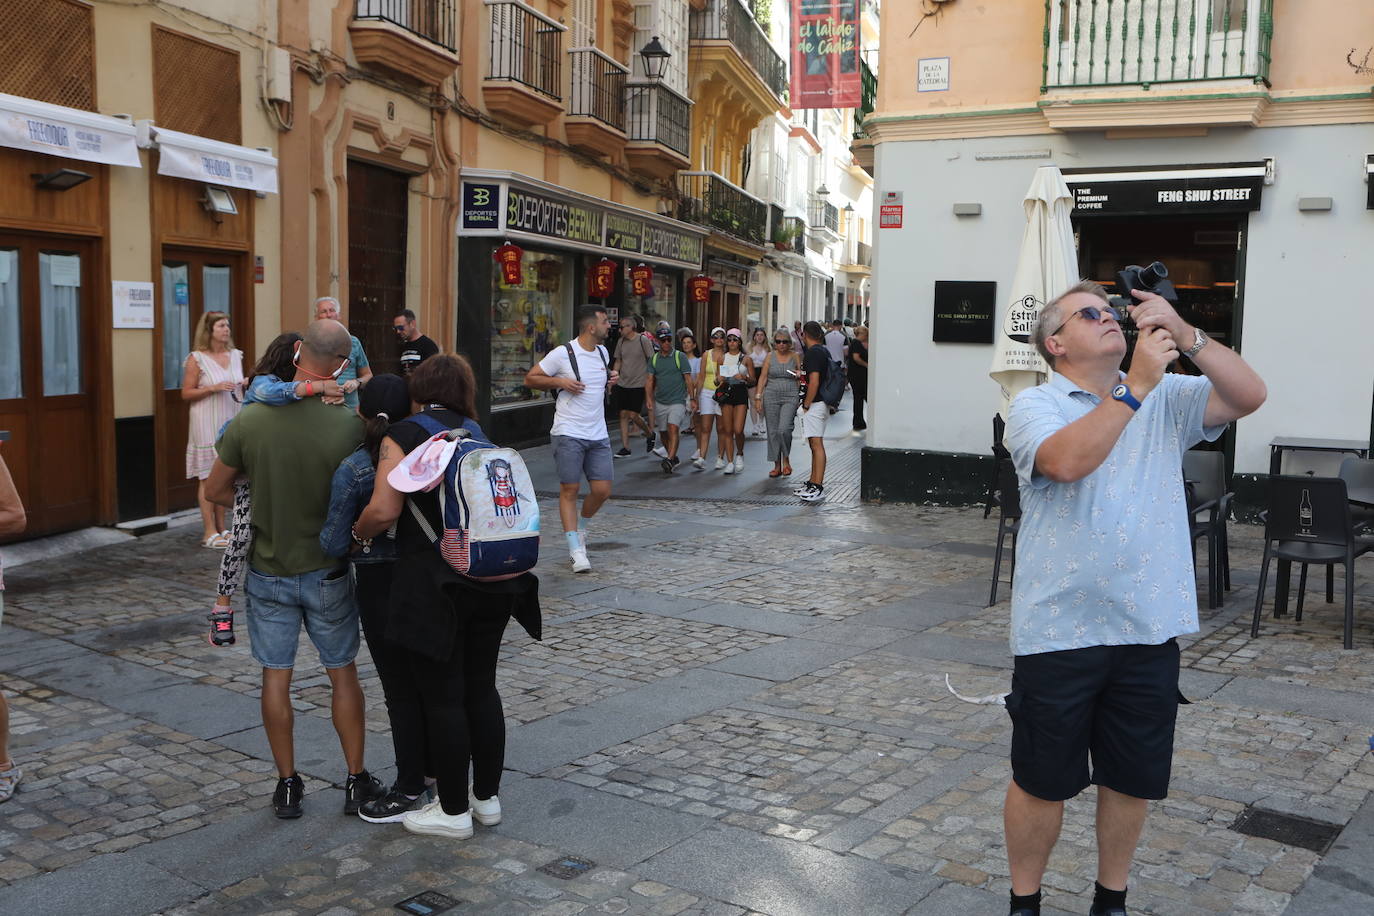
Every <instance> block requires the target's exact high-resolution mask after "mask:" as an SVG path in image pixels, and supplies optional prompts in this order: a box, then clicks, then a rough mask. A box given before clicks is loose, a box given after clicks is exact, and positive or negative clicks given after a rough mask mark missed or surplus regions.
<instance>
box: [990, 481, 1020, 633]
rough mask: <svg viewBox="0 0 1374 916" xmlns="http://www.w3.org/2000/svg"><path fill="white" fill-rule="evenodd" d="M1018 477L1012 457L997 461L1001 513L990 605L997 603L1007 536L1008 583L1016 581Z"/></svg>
mask: <svg viewBox="0 0 1374 916" xmlns="http://www.w3.org/2000/svg"><path fill="white" fill-rule="evenodd" d="M1020 486H1021V485H1020V482H1019V481H1017V479H1016V466H1015V465H1014V464H1012V463H1011V459H1010V458H999V459H998V461H997V490H998V493H999V495H1000V499H999V501H998V502H999V505H1000V507H1001V510H1002V512H1001V515H1000V516H999V517H998V519H997V551H996V553H995V554H993V559H992V590H991V591H990V592H989V593H988V607H992V606H993V605H994V604H996V603H997V585H998V580H999V579H1000V578H1001V575H1002V553H1003V550H1004V548H1005V545H1006V542H1007V538H1008V537H1010V538H1011V575H1010V576H1009V577H1008V580H1007V584H1008V585H1010V584H1012V583H1014V582H1015V581H1016V535H1017V533H1018V532H1020V530H1021V489H1020Z"/></svg>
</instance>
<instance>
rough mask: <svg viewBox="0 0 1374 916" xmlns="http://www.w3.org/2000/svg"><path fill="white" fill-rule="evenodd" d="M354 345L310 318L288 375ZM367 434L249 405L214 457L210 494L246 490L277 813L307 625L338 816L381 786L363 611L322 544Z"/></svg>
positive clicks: (284, 793)
mask: <svg viewBox="0 0 1374 916" xmlns="http://www.w3.org/2000/svg"><path fill="white" fill-rule="evenodd" d="M350 344H351V341H350V339H349V335H348V329H347V328H345V327H344V326H343V325H341V324H339V322H337V321H333V320H330V319H323V320H319V321H314V322H311V324H310V326H309V327H308V328H306V331H305V338H304V339H303V340H302V341H300V342H299V343H298V344H296V347H297V350H296V359H295V363H296V373H295V380H296V381H298V382H305V383H306V384H307V386H308V385H310V384H311V383H313V382H322V381H327V380H329V379H332V378H336V377H337V376H338V372H339V369H340V367H341V366H343V365H345V363H346V361H347V360H348V358H349V348H350ZM309 393H310V392H309V391H307V392H306V394H307V395H309ZM362 438H363V425H362V421H361V420H359V419H358V417H357V415H356V414H354V413H353V412H352V411H349V410H347V409H346V408H344V407H341V406H331V405H328V404H325V403H323V402H322V401H321V400H320V399H319V398H312V397H308V396H307V397H306V398H304V399H302V400H300V401H296V402H294V403H291V404H285V405H281V406H277V407H269V406H267V405H265V404H249V405H248V406H246V407H245V408H244V409H243V410H242V411H241V412H240V413H239V415H238V416H237V417H235V418H234V419H233V421H231V422H230V424H229V426H228V427H227V428H226V429H225V430H224V434H223V435H222V436H221V437H220V441H219V445H218V448H219V459H218V460H217V461H216V462H215V465H214V467H213V468H212V469H211V471H210V478H209V480H207V481H206V485H205V492H206V494H207V495H208V496H209V497H210V498H211V499H212V500H214V501H215V502H218V503H220V504H222V505H231V504H232V502H233V482H234V478H236V477H237V476H238V475H239V474H243V475H244V476H246V477H247V478H248V486H249V490H250V492H251V495H252V518H253V549H252V552H251V553H250V554H249V558H248V577H247V582H246V584H245V587H244V593H245V594H246V595H247V598H248V637H249V640H250V641H251V643H252V647H253V658H254V659H256V660H257V662H258V664H260V665H262V718H263V726H264V728H266V730H267V742H268V744H269V745H271V747H272V758H273V760H274V761H275V762H276V765H277V775H278V780H277V789H276V792H275V794H274V795H273V797H272V807H273V809H274V810H275V812H276V815H277V817H299V816H300V814H301V798H302V796H303V795H304V792H305V787H304V783H303V782H302V780H301V777H300V775H299V774H298V773H297V772H296V763H295V753H294V744H293V738H292V711H291V675H292V671H293V669H294V668H295V666H296V644H297V642H298V641H299V639H300V631H301V624H302V623H304V624H305V630H306V633H307V634H309V636H310V641H311V642H312V643H314V644H315V648H316V649H317V650H318V651H319V653H320V662H321V663H322V664H323V665H324V667H325V669H326V670H327V671H328V672H329V682H330V686H331V687H332V689H333V692H334V698H333V704H332V709H333V717H334V728H335V730H336V731H337V732H338V733H339V743H340V744H342V745H343V753H344V760H345V762H346V763H347V764H348V774H349V775H348V780H347V782H346V784H345V788H344V792H345V801H344V810H345V812H346V813H354V812H356V811H357V808H358V806H359V805H361V804H362V803H363V802H365V801H367V800H369V799H370V798H373V797H375V796H377V795H380V794H381V792H382V786H381V783H380V782H379V781H378V780H377V779H376V777H374V776H372V775H370V774H369V773H368V772H367V769H366V767H364V765H363V746H364V736H365V734H366V733H365V731H364V716H363V691H362V687H361V686H360V685H359V684H358V672H357V668H356V667H355V666H354V662H353V660H354V658H355V657H356V656H357V654H358V608H357V606H356V605H355V604H354V603H353V588H352V583H351V581H350V578H349V575H348V566H347V564H340V563H339V562H338V561H337V560H336V559H334V558H333V557H330V556H328V555H327V554H325V553H324V551H323V550H321V549H320V528H321V527H323V526H324V521H325V516H326V515H327V514H328V512H329V489H330V481H331V479H332V478H333V475H334V471H335V469H336V468H338V466H339V463H340V462H341V461H342V460H343V459H344V458H345V457H347V456H348V455H349V454H350V453H351V452H352V451H353V450H354V449H355V448H357V447H358V445H359V443H361V442H362Z"/></svg>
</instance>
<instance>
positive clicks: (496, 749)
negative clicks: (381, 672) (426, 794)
mask: <svg viewBox="0 0 1374 916" xmlns="http://www.w3.org/2000/svg"><path fill="white" fill-rule="evenodd" d="M496 605H497V608H499V610H498V609H496V608H483V607H479V606H474V605H469V606H467V607H464V608H462V609H461V610H460V611H458V615H459V622H458V634H457V640H456V645H455V647H454V651H453V655H452V656H451V657H450V658H449V659H448V660H447V661H436V660H434V659H433V658H430V657H429V656H426V655H421V654H419V653H418V652H413V651H411V650H409V649H405V648H398V655H399V657H400V659H401V660H402V663H403V664H404V665H405V666H406V667H407V668H408V669H409V671H410V680H411V683H412V684H413V685H414V688H415V694H416V705H417V706H418V710H419V713H420V716H421V717H422V719H423V722H424V734H425V747H426V749H427V753H428V756H427V760H428V763H429V768H428V771H429V773H430V775H432V776H434V777H435V778H436V779H437V780H438V783H439V803H440V805H441V806H442V807H443V809H444V813H445V814H462V813H463V812H464V811H467V810H468V765H469V762H470V763H471V765H472V790H473V794H474V795H476V796H477V797H478V798H490V797H491V796H493V795H495V794H497V792H498V791H499V789H500V787H501V771H502V769H503V768H504V767H505V763H506V715H505V711H504V710H503V709H502V707H501V694H500V693H498V692H497V690H496V662H497V658H498V655H499V653H500V649H501V637H502V634H503V633H505V631H506V624H507V623H509V622H510V602H509V601H508V600H498V601H497V602H496ZM387 705H388V709H389V708H390V700H389V699H388V701H387Z"/></svg>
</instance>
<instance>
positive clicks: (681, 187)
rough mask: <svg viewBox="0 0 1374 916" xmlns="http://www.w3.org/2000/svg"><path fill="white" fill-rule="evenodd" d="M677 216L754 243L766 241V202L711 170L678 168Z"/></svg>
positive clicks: (760, 243)
mask: <svg viewBox="0 0 1374 916" xmlns="http://www.w3.org/2000/svg"><path fill="white" fill-rule="evenodd" d="M677 190H678V194H679V195H680V201H679V207H678V219H681V220H685V221H686V222H689V223H696V224H697V225H699V226H710V227H711V228H712V229H719V230H720V231H722V232H728V233H730V234H731V235H734V236H738V237H739V238H742V239H744V240H745V241H748V242H753V243H755V244H756V245H763V244H766V242H767V232H768V205H767V204H766V203H764V202H763V201H761V200H759V199H758V198H757V197H755V196H754V195H752V194H750V193H749V192H748V191H746V190H744V188H741V187H740V186H738V185H736V184H732V183H731V182H729V181H726V180H725V179H724V178H722V177H721V176H719V175H717V174H716V173H715V172H678V175H677Z"/></svg>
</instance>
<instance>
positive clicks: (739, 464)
mask: <svg viewBox="0 0 1374 916" xmlns="http://www.w3.org/2000/svg"><path fill="white" fill-rule="evenodd" d="M742 470H744V456H743V455H740V456H739V457H737V458H736V459H735V471H736V472H738V471H742Z"/></svg>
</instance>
